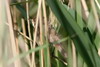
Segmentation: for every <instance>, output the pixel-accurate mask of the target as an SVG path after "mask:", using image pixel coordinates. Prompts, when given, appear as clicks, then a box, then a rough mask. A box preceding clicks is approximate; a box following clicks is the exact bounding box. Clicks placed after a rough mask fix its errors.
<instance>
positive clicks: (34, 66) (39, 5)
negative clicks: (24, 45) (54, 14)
mask: <svg viewBox="0 0 100 67" xmlns="http://www.w3.org/2000/svg"><path fill="white" fill-rule="evenodd" d="M38 3H39V4H38V11H37V17H36V26H35V32H34V35H33V36H34V41H33V48H35V45H36V40H37V30H38V23H39V22H38V21H39V14H40V8H41V3H42V1H41V0H39V1H38ZM32 66H33V67H36V64H35V53H34V52H33V53H32Z"/></svg>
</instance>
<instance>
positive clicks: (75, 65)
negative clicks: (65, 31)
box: [72, 42, 77, 67]
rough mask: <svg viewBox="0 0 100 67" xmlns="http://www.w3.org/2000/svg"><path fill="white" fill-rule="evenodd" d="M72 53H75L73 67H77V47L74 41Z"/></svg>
mask: <svg viewBox="0 0 100 67" xmlns="http://www.w3.org/2000/svg"><path fill="white" fill-rule="evenodd" d="M72 55H73V67H77V61H76V48H75V45H74V43H73V42H72Z"/></svg>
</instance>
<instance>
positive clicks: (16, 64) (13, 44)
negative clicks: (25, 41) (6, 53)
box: [5, 1, 19, 67]
mask: <svg viewBox="0 0 100 67" xmlns="http://www.w3.org/2000/svg"><path fill="white" fill-rule="evenodd" d="M5 2H6V12H7V13H6V14H7V20H8V24H9V31H10V38H11V47H12V53H13V56H14V57H15V56H16V55H17V51H16V43H15V38H14V31H13V25H12V19H11V13H10V8H9V4H8V1H5ZM18 65H19V62H18V60H16V61H15V62H14V67H18Z"/></svg>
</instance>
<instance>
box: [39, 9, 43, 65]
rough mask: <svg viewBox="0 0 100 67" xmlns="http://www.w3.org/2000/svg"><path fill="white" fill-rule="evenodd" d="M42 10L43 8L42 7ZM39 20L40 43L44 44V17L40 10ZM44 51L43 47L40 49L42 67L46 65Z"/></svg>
mask: <svg viewBox="0 0 100 67" xmlns="http://www.w3.org/2000/svg"><path fill="white" fill-rule="evenodd" d="M40 10H41V9H40ZM39 19H40V20H39V22H40V45H43V22H42V21H43V19H42V11H40V16H39ZM43 54H44V51H43V49H41V50H40V57H41V61H40V62H41V67H44V55H43Z"/></svg>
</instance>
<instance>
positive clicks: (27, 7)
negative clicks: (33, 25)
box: [26, 0, 32, 48]
mask: <svg viewBox="0 0 100 67" xmlns="http://www.w3.org/2000/svg"><path fill="white" fill-rule="evenodd" d="M26 1H28V0H26ZM26 12H27V23H28V34H29V37H30V38H31V39H32V36H31V32H30V21H29V6H28V2H27V3H26ZM30 45H31V48H32V42H31V41H30Z"/></svg>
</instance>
